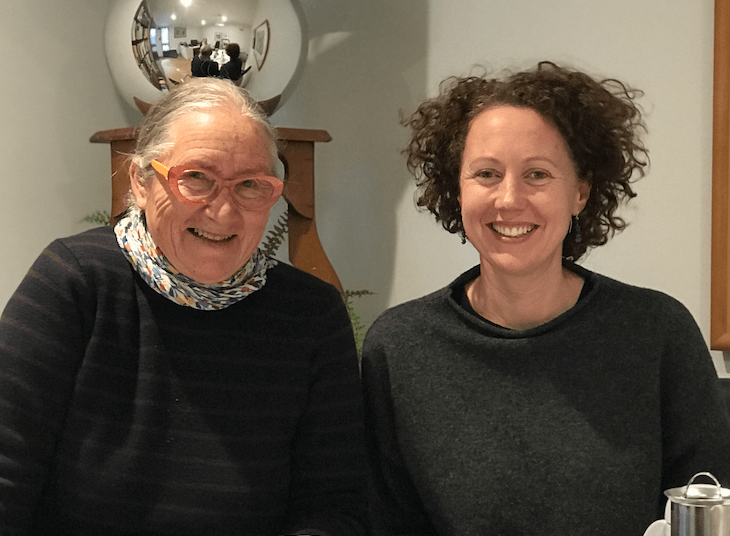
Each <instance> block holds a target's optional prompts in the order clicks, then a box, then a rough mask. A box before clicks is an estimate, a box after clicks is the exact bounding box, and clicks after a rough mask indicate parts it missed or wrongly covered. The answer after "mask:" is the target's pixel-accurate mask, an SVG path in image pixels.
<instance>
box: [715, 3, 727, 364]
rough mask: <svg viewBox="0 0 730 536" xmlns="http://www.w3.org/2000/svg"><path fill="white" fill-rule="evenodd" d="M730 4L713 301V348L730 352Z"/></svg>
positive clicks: (720, 36) (718, 53)
mask: <svg viewBox="0 0 730 536" xmlns="http://www.w3.org/2000/svg"><path fill="white" fill-rule="evenodd" d="M729 181H730V0H715V80H714V94H713V121H712V299H711V327H710V347H711V348H712V349H713V350H730V324H729V319H728V307H729V306H730V294H729V291H730V288H729V286H728V279H729V277H728V269H729V268H730V263H729V262H728V256H729V255H730V243H729V241H730V233H729V232H728V229H729V228H730V214H728V206H729V205H730V203H728V195H729V191H728V190H729V189H728V182H729Z"/></svg>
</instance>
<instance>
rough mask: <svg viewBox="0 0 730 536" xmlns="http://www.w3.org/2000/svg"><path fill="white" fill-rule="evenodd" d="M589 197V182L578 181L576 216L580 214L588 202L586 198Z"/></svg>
mask: <svg viewBox="0 0 730 536" xmlns="http://www.w3.org/2000/svg"><path fill="white" fill-rule="evenodd" d="M590 196H591V183H590V182H589V181H586V180H583V179H578V207H579V208H578V212H576V214H580V213H581V211H582V210H583V209H584V208H585V206H586V203H587V202H588V198H589V197H590Z"/></svg>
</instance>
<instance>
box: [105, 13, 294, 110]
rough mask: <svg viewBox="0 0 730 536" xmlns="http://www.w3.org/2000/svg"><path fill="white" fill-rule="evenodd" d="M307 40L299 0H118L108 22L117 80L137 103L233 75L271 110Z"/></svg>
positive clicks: (290, 82) (282, 96)
mask: <svg viewBox="0 0 730 536" xmlns="http://www.w3.org/2000/svg"><path fill="white" fill-rule="evenodd" d="M307 43H308V38H307V35H306V26H305V24H304V17H303V15H302V11H301V6H300V5H299V3H298V0H142V1H140V0H115V2H114V5H113V6H112V9H111V11H110V14H109V17H108V19H107V27H106V53H107V60H108V63H109V69H110V71H111V73H112V77H113V78H114V81H115V83H116V85H117V87H118V89H119V91H120V93H121V94H122V96H123V97H124V98H125V99H126V100H127V101H128V102H129V103H130V104H131V105H132V106H135V107H139V108H142V106H141V105H140V103H142V104H144V103H148V104H151V103H153V102H156V101H157V100H158V99H159V98H160V97H161V96H162V95H163V94H164V93H165V92H167V91H169V90H170V89H171V88H172V87H174V86H176V85H178V84H183V83H185V81H186V80H188V79H190V78H192V77H193V76H196V75H197V76H218V77H221V78H229V79H231V81H232V83H235V84H238V85H240V86H242V87H245V88H246V90H247V91H249V92H250V93H251V95H252V96H253V97H254V98H255V99H256V100H257V101H259V102H261V103H262V104H263V105H264V107H265V108H266V109H267V111H269V113H273V112H274V111H275V110H276V109H277V108H279V107H280V106H281V105H282V104H283V103H284V101H286V99H287V97H288V96H289V95H290V94H291V92H292V91H293V89H294V86H295V84H296V82H297V81H298V79H299V77H300V75H301V71H302V69H303V68H304V64H305V62H306V57H307ZM236 54H238V59H236ZM201 66H202V67H201Z"/></svg>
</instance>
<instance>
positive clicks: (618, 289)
mask: <svg viewBox="0 0 730 536" xmlns="http://www.w3.org/2000/svg"><path fill="white" fill-rule="evenodd" d="M575 271H576V272H577V273H578V274H580V275H582V276H583V277H584V279H585V280H586V282H587V283H588V284H589V285H591V290H590V292H589V293H588V296H587V297H588V298H589V301H593V302H594V303H596V304H597V305H598V306H599V308H605V309H607V310H611V311H615V312H621V314H623V315H626V316H627V317H629V316H631V317H634V318H657V317H662V318H664V319H665V320H667V319H670V318H676V319H677V320H679V321H681V322H684V321H687V320H691V321H692V322H693V323H694V318H693V317H692V314H691V313H690V312H689V310H688V308H687V307H686V306H685V305H684V304H683V303H682V302H681V301H680V300H679V299H677V298H675V297H674V296H672V295H670V294H668V293H667V292H664V291H661V290H658V289H656V288H652V287H649V286H641V285H639V284H632V283H626V282H623V281H619V280H617V279H614V278H612V277H609V276H606V275H603V274H599V273H596V272H592V271H590V270H587V269H585V268H582V267H578V268H577V269H576V270H575Z"/></svg>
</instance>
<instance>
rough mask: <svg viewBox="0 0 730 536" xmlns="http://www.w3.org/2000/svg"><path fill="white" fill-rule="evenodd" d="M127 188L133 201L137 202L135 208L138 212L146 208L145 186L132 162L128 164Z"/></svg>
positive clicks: (137, 167)
mask: <svg viewBox="0 0 730 536" xmlns="http://www.w3.org/2000/svg"><path fill="white" fill-rule="evenodd" d="M129 186H130V188H131V190H132V195H133V196H134V199H135V201H137V206H138V207H139V208H140V210H144V209H145V207H146V206H147V186H146V185H145V183H144V179H143V178H142V173H141V172H140V169H139V166H138V165H137V164H135V163H134V162H132V163H131V164H129Z"/></svg>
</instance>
